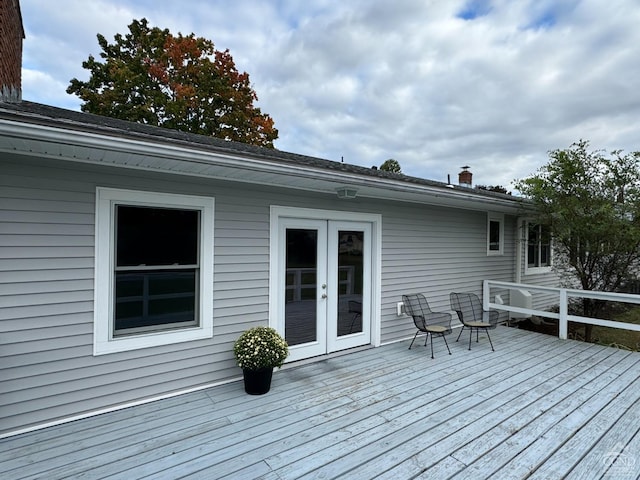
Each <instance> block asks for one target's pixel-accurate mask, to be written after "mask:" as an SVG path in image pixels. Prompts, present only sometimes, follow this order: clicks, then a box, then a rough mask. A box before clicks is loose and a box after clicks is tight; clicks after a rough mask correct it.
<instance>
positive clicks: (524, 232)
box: [522, 219, 553, 275]
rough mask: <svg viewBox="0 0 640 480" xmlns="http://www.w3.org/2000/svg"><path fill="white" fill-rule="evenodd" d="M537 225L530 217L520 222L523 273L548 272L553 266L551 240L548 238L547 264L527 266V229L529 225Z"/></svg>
mask: <svg viewBox="0 0 640 480" xmlns="http://www.w3.org/2000/svg"><path fill="white" fill-rule="evenodd" d="M532 224H534V225H539V222H536V221H534V220H532V219H525V220H523V223H522V242H523V244H524V258H523V261H524V273H525V275H535V274H539V273H549V272H551V270H552V266H553V240H552V239H549V265H545V266H542V267H530V266H529V230H530V225H532Z"/></svg>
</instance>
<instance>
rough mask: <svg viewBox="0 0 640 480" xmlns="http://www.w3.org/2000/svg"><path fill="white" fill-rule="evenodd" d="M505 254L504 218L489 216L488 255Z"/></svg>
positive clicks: (494, 215)
mask: <svg viewBox="0 0 640 480" xmlns="http://www.w3.org/2000/svg"><path fill="white" fill-rule="evenodd" d="M503 254H504V216H503V215H498V214H489V215H488V217H487V255H503Z"/></svg>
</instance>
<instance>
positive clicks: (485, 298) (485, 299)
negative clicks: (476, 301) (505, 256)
mask: <svg viewBox="0 0 640 480" xmlns="http://www.w3.org/2000/svg"><path fill="white" fill-rule="evenodd" d="M490 292H491V289H490V288H489V280H483V281H482V309H483V310H484V311H485V312H486V311H488V310H489V301H490V298H489V296H490V295H491V293H490Z"/></svg>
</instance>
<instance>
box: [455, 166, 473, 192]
mask: <svg viewBox="0 0 640 480" xmlns="http://www.w3.org/2000/svg"><path fill="white" fill-rule="evenodd" d="M460 168H462V171H461V172H460V173H459V174H458V185H460V186H461V187H469V188H471V187H472V186H473V183H472V178H473V174H472V173H471V172H470V171H469V166H468V165H466V166H464V167H460Z"/></svg>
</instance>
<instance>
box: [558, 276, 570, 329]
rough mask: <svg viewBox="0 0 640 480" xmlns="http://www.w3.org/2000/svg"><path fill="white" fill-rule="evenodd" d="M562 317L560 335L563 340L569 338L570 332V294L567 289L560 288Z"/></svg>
mask: <svg viewBox="0 0 640 480" xmlns="http://www.w3.org/2000/svg"><path fill="white" fill-rule="evenodd" d="M559 316H560V318H559V319H558V329H559V332H558V336H559V337H560V338H561V339H562V340H566V339H567V334H568V333H569V318H568V317H569V296H568V295H567V289H566V288H561V289H560V312H559Z"/></svg>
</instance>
